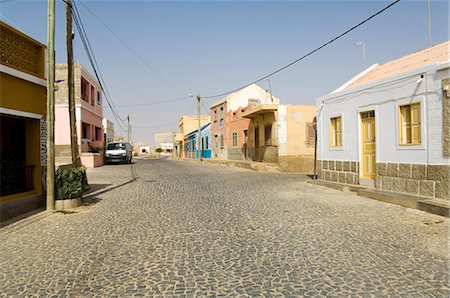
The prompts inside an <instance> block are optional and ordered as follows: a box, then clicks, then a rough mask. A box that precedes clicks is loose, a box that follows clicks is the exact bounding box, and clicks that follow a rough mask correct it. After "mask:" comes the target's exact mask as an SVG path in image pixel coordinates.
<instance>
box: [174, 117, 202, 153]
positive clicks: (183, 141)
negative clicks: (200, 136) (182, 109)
mask: <svg viewBox="0 0 450 298" xmlns="http://www.w3.org/2000/svg"><path fill="white" fill-rule="evenodd" d="M209 122H210V117H209V115H201V116H200V126H203V125H205V124H208V123H209ZM178 127H179V129H180V135H175V142H176V144H175V147H176V150H177V152H178V153H179V157H181V158H186V157H188V156H185V152H186V145H187V135H188V134H190V133H191V132H192V131H194V130H196V129H198V116H196V115H184V116H181V118H180V120H178Z"/></svg>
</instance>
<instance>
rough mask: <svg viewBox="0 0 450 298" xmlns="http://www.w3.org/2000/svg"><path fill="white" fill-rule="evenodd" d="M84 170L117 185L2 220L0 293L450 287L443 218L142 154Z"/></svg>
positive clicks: (342, 292)
mask: <svg viewBox="0 0 450 298" xmlns="http://www.w3.org/2000/svg"><path fill="white" fill-rule="evenodd" d="M131 169H133V171H131ZM326 172H327V173H330V171H326ZM132 173H135V174H134V175H135V177H137V179H136V180H134V179H133V177H134V176H133V174H132ZM345 174H346V175H355V174H353V173H351V172H347V173H345ZM88 177H89V182H90V184H91V186H93V187H95V186H96V185H101V184H112V185H117V186H118V187H115V188H113V189H111V190H110V191H107V192H104V193H100V194H99V195H97V196H96V197H94V198H86V200H85V203H89V204H88V205H85V206H82V207H80V208H78V209H77V213H74V214H70V215H63V214H60V213H55V214H53V215H51V216H48V217H45V218H43V219H41V220H38V221H34V222H30V223H29V224H27V225H25V226H23V227H21V228H20V229H16V230H8V229H7V227H6V228H3V229H0V251H1V253H0V268H1V270H0V296H1V297H26V296H30V297H31V296H37V297H39V296H41V297H205V296H207V297H286V296H287V297H295V296H300V297H309V296H315V297H359V296H365V297H380V296H401V297H448V296H449V294H450V293H449V288H450V286H449V281H448V243H447V238H448V230H449V220H448V219H446V218H442V217H439V216H436V215H432V214H428V213H424V212H420V211H417V210H411V209H405V208H402V207H399V206H396V205H390V204H386V203H383V202H378V201H374V200H370V199H366V198H362V197H359V196H357V195H355V194H353V193H343V192H340V191H335V190H332V189H328V188H323V187H319V186H315V185H311V184H307V183H306V180H307V179H308V178H307V176H305V175H299V174H286V173H283V174H274V173H260V172H253V171H249V170H245V169H239V168H230V167H221V166H217V165H212V164H202V163H198V162H189V161H171V160H164V159H163V160H146V161H137V162H136V163H135V164H134V165H131V166H130V165H108V166H104V167H101V168H97V169H92V170H91V169H90V170H88ZM330 177H331V176H330ZM388 178H389V177H388ZM391 179H392V177H391ZM406 183H408V181H406ZM120 185H121V186H120ZM405 187H406V185H405ZM436 187H437V186H436ZM425 223H427V224H425ZM418 276H419V277H420V278H417V277H418Z"/></svg>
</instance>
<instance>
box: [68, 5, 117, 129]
mask: <svg viewBox="0 0 450 298" xmlns="http://www.w3.org/2000/svg"><path fill="white" fill-rule="evenodd" d="M63 1H64V0H63ZM73 8H75V10H74V11H75V14H76V15H77V17H78V21H79V24H80V25H81V29H82V31H83V34H84V36H85V40H86V42H87V45H88V47H89V50H90V52H91V53H92V58H93V61H94V63H95V67H94V66H93V68H94V70H95V68H97V70H98V75H99V76H100V80H101V81H100V80H99V82H100V83H102V82H103V86H105V88H104V89H103V86H102V89H103V90H104V92H105V97H106V98H107V99H108V97H109V98H111V95H110V93H109V91H108V89H107V88H106V84H105V80H104V79H103V76H102V74H101V72H100V67H99V66H98V63H97V59H96V58H95V55H94V51H93V50H92V47H91V43H90V42H89V39H88V37H87V33H86V30H85V29H84V25H83V23H82V21H81V16H80V14H79V12H78V8H77V5H76V3H75V2H73ZM72 12H73V10H72ZM97 79H98V78H97ZM110 103H111V105H112V106H113V108H115V106H114V102H113V101H112V99H111V100H110ZM113 112H114V113H115V114H116V116H117V117H118V118H119V119H120V120H121V121H123V122H124V121H125V119H124V118H122V117H120V114H119V113H118V112H117V111H113Z"/></svg>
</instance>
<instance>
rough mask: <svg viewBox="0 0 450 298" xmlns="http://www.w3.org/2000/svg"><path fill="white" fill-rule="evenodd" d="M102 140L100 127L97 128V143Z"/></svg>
mask: <svg viewBox="0 0 450 298" xmlns="http://www.w3.org/2000/svg"><path fill="white" fill-rule="evenodd" d="M101 140H102V129H101V128H100V127H95V141H101Z"/></svg>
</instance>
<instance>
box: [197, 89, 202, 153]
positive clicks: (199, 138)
mask: <svg viewBox="0 0 450 298" xmlns="http://www.w3.org/2000/svg"><path fill="white" fill-rule="evenodd" d="M200 99H201V98H200V94H198V95H197V114H198V133H197V155H198V157H197V158H199V159H200V160H202V157H201V153H202V152H201V150H200V148H201V142H202V134H201V131H200V128H201V121H200Z"/></svg>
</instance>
